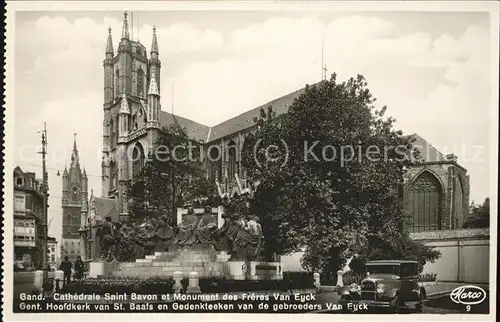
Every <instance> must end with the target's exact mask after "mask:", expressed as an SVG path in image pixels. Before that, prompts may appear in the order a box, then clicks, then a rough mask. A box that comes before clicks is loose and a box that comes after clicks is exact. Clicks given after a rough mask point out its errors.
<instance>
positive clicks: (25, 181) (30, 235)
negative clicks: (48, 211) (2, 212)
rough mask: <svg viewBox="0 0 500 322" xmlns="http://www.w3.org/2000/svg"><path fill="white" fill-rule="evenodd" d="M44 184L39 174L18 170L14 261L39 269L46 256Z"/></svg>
mask: <svg viewBox="0 0 500 322" xmlns="http://www.w3.org/2000/svg"><path fill="white" fill-rule="evenodd" d="M42 213H43V193H42V183H41V181H40V180H37V179H36V177H35V173H33V172H23V170H21V168H20V167H16V168H15V169H14V261H19V262H23V263H24V265H25V266H26V267H30V268H35V269H36V268H38V267H39V266H40V265H41V260H42V253H41V245H42V238H43V236H42V225H41V224H42V223H41V218H42Z"/></svg>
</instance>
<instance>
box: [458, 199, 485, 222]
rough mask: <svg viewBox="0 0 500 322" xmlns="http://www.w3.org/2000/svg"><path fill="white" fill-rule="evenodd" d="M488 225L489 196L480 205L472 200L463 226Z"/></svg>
mask: <svg viewBox="0 0 500 322" xmlns="http://www.w3.org/2000/svg"><path fill="white" fill-rule="evenodd" d="M486 227H490V198H486V199H485V200H484V202H483V204H482V205H481V206H479V205H476V204H475V203H474V202H473V203H472V205H471V206H470V215H469V217H468V218H467V221H466V222H465V223H464V228H486Z"/></svg>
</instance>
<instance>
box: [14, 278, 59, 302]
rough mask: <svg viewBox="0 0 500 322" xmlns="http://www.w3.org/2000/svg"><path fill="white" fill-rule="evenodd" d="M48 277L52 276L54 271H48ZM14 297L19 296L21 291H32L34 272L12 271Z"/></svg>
mask: <svg viewBox="0 0 500 322" xmlns="http://www.w3.org/2000/svg"><path fill="white" fill-rule="evenodd" d="M49 277H54V272H49ZM12 283H13V286H14V288H13V289H14V298H15V299H16V298H19V295H20V294H21V293H30V294H31V292H32V291H33V288H34V283H35V272H14V280H13V281H12Z"/></svg>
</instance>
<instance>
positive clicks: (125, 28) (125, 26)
mask: <svg viewBox="0 0 500 322" xmlns="http://www.w3.org/2000/svg"><path fill="white" fill-rule="evenodd" d="M129 37H130V34H129V31H128V21H127V12H126V11H125V13H124V14H123V29H122V39H129Z"/></svg>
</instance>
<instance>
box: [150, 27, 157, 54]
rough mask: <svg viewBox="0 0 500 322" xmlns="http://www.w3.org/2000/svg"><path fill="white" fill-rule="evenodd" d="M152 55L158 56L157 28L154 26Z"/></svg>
mask: <svg viewBox="0 0 500 322" xmlns="http://www.w3.org/2000/svg"><path fill="white" fill-rule="evenodd" d="M151 53H156V54H158V39H156V27H155V26H153V43H152V44H151Z"/></svg>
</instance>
